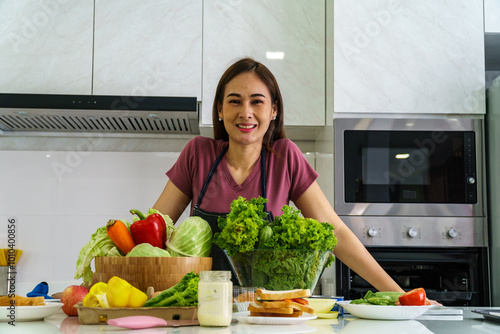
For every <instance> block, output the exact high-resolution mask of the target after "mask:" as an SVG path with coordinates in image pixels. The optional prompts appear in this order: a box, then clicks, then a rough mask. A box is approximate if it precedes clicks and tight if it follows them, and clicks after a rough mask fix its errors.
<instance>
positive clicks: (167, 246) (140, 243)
mask: <svg viewBox="0 0 500 334" xmlns="http://www.w3.org/2000/svg"><path fill="white" fill-rule="evenodd" d="M130 213H132V214H133V215H134V217H133V223H129V222H128V221H126V220H115V219H111V220H109V221H108V223H107V224H106V225H105V226H102V227H99V228H98V229H97V231H96V232H95V233H94V234H92V236H91V238H90V241H89V242H88V243H87V244H85V245H84V246H83V247H82V248H81V250H80V254H79V256H78V260H77V262H76V273H75V279H79V278H83V281H84V282H87V283H91V282H92V276H93V272H92V269H91V262H92V260H93V259H94V258H95V257H99V256H128V257H142V256H154V257H161V256H176V257H178V256H180V257H187V256H189V257H205V256H209V255H210V251H211V248H212V229H211V228H210V225H209V224H208V222H206V221H205V220H203V219H201V218H199V217H189V218H187V219H186V220H184V221H183V222H181V223H180V224H179V225H178V226H174V224H173V222H172V220H171V219H170V217H169V216H168V215H163V214H161V212H159V211H158V210H155V209H149V210H148V212H147V213H146V214H145V215H144V214H143V213H142V212H140V211H139V210H135V209H134V210H130Z"/></svg>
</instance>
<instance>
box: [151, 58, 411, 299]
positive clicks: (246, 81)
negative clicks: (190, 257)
mask: <svg viewBox="0 0 500 334" xmlns="http://www.w3.org/2000/svg"><path fill="white" fill-rule="evenodd" d="M283 112H284V110H283V100H282V97H281V92H280V89H279V86H278V83H277V81H276V79H275V77H274V76H273V74H272V73H271V72H270V71H269V69H268V68H267V67H266V66H264V65H263V64H261V63H259V62H257V61H255V60H253V59H250V58H244V59H241V60H238V61H237V62H235V63H234V64H233V65H231V66H230V67H229V68H228V69H227V70H226V71H225V72H224V74H223V75H222V77H221V79H220V81H219V83H218V85H217V89H216V92H215V100H214V104H213V108H212V117H213V124H214V139H210V138H205V137H195V138H193V139H192V140H191V141H189V143H188V144H187V146H186V147H185V148H184V150H183V151H182V152H181V154H180V156H179V159H178V160H177V162H176V163H175V164H174V166H173V167H172V168H171V169H170V170H169V171H168V172H167V176H168V177H169V180H168V182H167V185H166V186H165V189H164V190H163V192H162V194H161V195H160V197H159V199H158V200H157V202H156V203H155V205H154V208H155V209H157V210H159V211H160V212H162V213H163V214H168V215H169V216H170V218H171V219H172V220H173V221H174V222H175V221H177V219H178V218H179V216H180V215H181V213H182V212H183V211H184V209H185V208H186V206H187V205H189V203H191V215H193V216H199V217H202V218H203V219H205V220H206V221H207V222H208V223H209V224H210V226H211V228H212V232H213V233H216V232H219V231H220V228H219V225H218V219H219V217H225V216H226V215H227V213H228V212H230V210H231V208H230V205H231V203H232V202H233V200H235V199H236V198H238V197H240V196H241V197H243V198H246V199H252V198H257V197H259V196H260V197H262V198H264V199H265V202H264V204H263V208H262V210H263V212H264V216H266V217H267V220H268V221H270V222H271V221H273V216H274V215H277V216H278V215H280V214H281V211H282V208H284V206H285V205H289V204H290V201H292V202H294V204H295V206H296V207H297V208H298V209H299V210H301V213H302V215H303V216H304V217H306V218H313V219H316V220H318V221H320V222H327V223H329V224H331V225H333V227H334V229H335V230H334V233H335V234H336V236H337V239H338V244H337V247H336V248H335V250H334V252H335V255H336V256H337V257H338V258H339V259H340V260H342V261H343V262H344V263H345V264H346V265H348V266H350V267H351V268H352V269H353V270H354V271H356V272H358V273H359V274H360V275H361V276H362V277H364V278H365V279H366V280H367V281H368V282H370V283H371V284H372V285H373V286H375V287H376V288H377V289H379V290H382V291H398V292H403V290H402V289H401V288H400V287H399V286H398V285H397V284H396V283H395V282H394V281H393V280H392V279H391V278H390V277H389V276H388V275H387V274H386V273H385V271H384V270H383V269H382V268H381V267H380V266H379V265H378V263H377V262H376V261H375V260H374V259H373V257H371V256H370V254H369V253H368V252H367V250H366V249H365V248H364V246H363V245H362V244H361V242H360V241H359V240H358V239H357V238H356V237H355V236H354V234H353V233H352V232H351V231H350V230H349V229H348V228H347V227H346V225H345V224H344V223H343V222H342V220H340V218H339V217H338V216H337V214H336V213H335V211H334V210H333V208H332V206H331V205H330V203H329V202H328V200H327V199H326V197H325V195H324V194H323V192H322V191H321V188H320V187H319V185H318V183H317V182H316V179H317V177H318V174H317V173H316V171H315V170H314V169H313V168H312V167H311V166H310V165H309V163H308V162H307V161H306V159H305V157H304V155H303V154H302V152H301V151H300V150H299V148H298V147H297V146H296V145H295V144H294V143H293V142H292V141H290V140H289V139H286V135H285V131H284V124H283V119H284V118H283V116H284V114H283ZM221 221H222V220H221ZM211 256H212V258H213V270H231V266H230V264H229V262H228V260H227V258H226V257H225V255H224V253H223V251H222V250H221V249H220V248H219V247H217V246H216V245H213V246H212V252H211ZM233 282H234V283H236V284H239V283H240V282H237V281H236V280H234V275H233Z"/></svg>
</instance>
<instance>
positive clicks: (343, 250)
mask: <svg viewBox="0 0 500 334" xmlns="http://www.w3.org/2000/svg"><path fill="white" fill-rule="evenodd" d="M295 205H296V206H297V208H299V209H300V211H301V212H302V214H303V215H304V217H310V218H314V219H317V220H318V221H320V222H328V223H330V224H332V225H333V226H334V227H335V230H334V233H335V235H336V236H337V240H338V243H337V246H336V247H335V250H334V253H335V256H336V257H338V258H339V260H341V261H342V262H343V263H344V264H345V265H347V266H348V267H349V268H351V270H353V271H355V272H356V273H357V274H359V275H360V276H361V277H363V278H364V279H365V280H366V281H367V282H368V283H370V284H371V285H373V286H374V287H375V288H376V289H377V290H379V291H398V292H404V291H403V289H401V287H400V286H399V285H398V284H397V283H396V282H395V281H394V280H393V279H392V278H391V277H390V276H389V275H388V274H387V273H386V272H385V271H384V269H383V268H382V267H381V266H380V265H379V264H378V263H377V261H375V259H374V258H373V257H372V256H371V254H370V253H369V252H368V251H367V250H366V248H365V247H364V246H363V244H362V243H361V241H359V239H358V238H357V237H356V236H355V235H354V233H352V231H351V230H350V229H349V228H348V227H347V226H346V225H345V224H344V222H343V221H342V220H341V219H340V218H339V216H338V215H337V214H336V213H335V211H334V210H333V208H332V206H331V205H330V203H329V202H328V200H327V199H326V197H325V195H324V194H323V192H322V191H321V188H320V187H319V185H318V183H317V182H314V183H313V184H312V185H311V186H310V187H309V188H308V189H307V190H306V191H305V192H304V193H303V194H302V196H301V197H300V198H299V200H298V201H296V202H295Z"/></svg>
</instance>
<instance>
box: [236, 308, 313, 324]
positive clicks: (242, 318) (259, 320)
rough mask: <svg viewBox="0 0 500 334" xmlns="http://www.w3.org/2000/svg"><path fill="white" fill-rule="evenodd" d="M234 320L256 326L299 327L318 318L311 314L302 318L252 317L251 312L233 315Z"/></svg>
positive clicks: (303, 315) (306, 314) (305, 314)
mask: <svg viewBox="0 0 500 334" xmlns="http://www.w3.org/2000/svg"><path fill="white" fill-rule="evenodd" d="M233 318H234V319H236V320H238V321H239V322H243V323H247V324H256V325H298V324H303V323H305V322H306V321H309V320H313V319H316V318H317V316H315V315H313V314H309V313H304V314H302V315H301V316H300V317H296V318H291V317H250V312H249V311H245V312H236V313H233Z"/></svg>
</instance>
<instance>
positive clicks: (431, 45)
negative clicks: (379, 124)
mask: <svg viewBox="0 0 500 334" xmlns="http://www.w3.org/2000/svg"><path fill="white" fill-rule="evenodd" d="M484 72H485V66H484V32H483V1H482V0H457V1H442V0H439V1H435V0H423V1H398V0H381V1H371V0H363V1H350V0H335V1H334V112H335V113H343V112H348V113H415V114H484V113H485V91H484V86H485V82H484V81H485V78H484Z"/></svg>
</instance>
